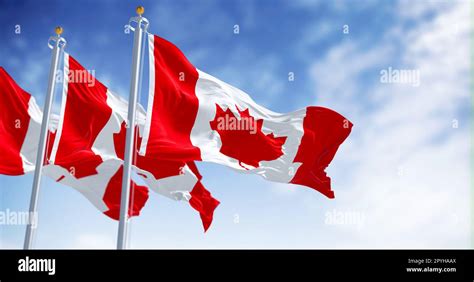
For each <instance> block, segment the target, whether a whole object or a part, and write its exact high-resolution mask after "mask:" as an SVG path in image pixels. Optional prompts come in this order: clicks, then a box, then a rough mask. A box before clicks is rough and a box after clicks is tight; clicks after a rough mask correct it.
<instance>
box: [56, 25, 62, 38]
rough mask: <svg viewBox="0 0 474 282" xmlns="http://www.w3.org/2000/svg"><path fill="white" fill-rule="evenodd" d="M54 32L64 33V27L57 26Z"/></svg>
mask: <svg viewBox="0 0 474 282" xmlns="http://www.w3.org/2000/svg"><path fill="white" fill-rule="evenodd" d="M54 32H55V33H56V34H57V35H58V36H60V35H61V34H62V33H63V28H62V27H60V26H57V27H56V28H55V29H54Z"/></svg>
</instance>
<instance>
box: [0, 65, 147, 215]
mask: <svg viewBox="0 0 474 282" xmlns="http://www.w3.org/2000/svg"><path fill="white" fill-rule="evenodd" d="M0 107H1V114H0V140H1V141H0V142H2V144H1V146H0V150H1V151H0V154H2V158H0V174H6V175H23V174H25V173H27V172H30V171H32V170H34V169H35V161H36V154H37V151H38V148H37V146H38V140H39V133H40V128H41V119H42V115H43V114H42V112H41V110H40V109H39V107H38V105H37V104H36V102H35V99H34V98H33V97H32V96H31V95H30V94H28V93H27V92H26V91H24V90H23V89H21V88H20V87H19V86H18V85H17V84H16V82H15V81H14V80H13V79H12V78H11V77H10V76H9V75H8V73H7V72H6V71H5V70H4V69H3V68H0ZM57 124H58V117H57V116H52V117H51V123H50V133H49V137H48V144H47V153H46V156H47V159H49V158H50V154H51V149H52V147H53V142H54V141H55V136H56V128H57ZM3 156H5V157H3ZM90 158H91V157H90V156H87V155H85V154H84V155H82V156H81V157H80V158H78V159H77V160H76V162H77V163H79V164H80V165H82V164H84V163H87V162H88V159H90ZM80 165H79V169H80V168H81V166H80ZM120 165H121V164H120V162H118V161H115V162H112V161H111V162H106V163H105V164H102V165H101V166H100V167H99V168H98V169H97V172H96V173H94V174H89V175H81V177H80V178H76V177H74V176H73V171H74V167H73V164H71V166H70V167H68V169H70V170H66V169H64V168H63V167H61V166H58V165H55V164H51V163H49V162H48V163H46V164H45V166H44V167H43V171H44V173H45V174H46V175H47V176H49V177H51V178H53V179H54V180H57V181H58V182H61V183H63V184H65V185H67V186H70V187H73V188H75V189H76V190H78V191H79V192H80V193H82V194H83V195H84V196H85V197H86V198H87V199H88V200H89V201H90V202H91V203H92V204H93V205H94V206H96V207H97V208H98V209H99V210H100V211H101V212H104V213H105V214H107V215H109V216H111V217H114V216H113V215H114V213H116V210H117V209H118V208H119V207H120V198H118V197H116V196H115V195H114V194H115V193H120V189H121V185H120V183H121V178H120V175H119V173H120V171H119V168H120ZM116 189H118V191H116ZM114 196H115V197H114ZM140 196H141V197H140ZM145 196H146V197H145ZM147 196H148V195H147V194H144V195H139V197H137V198H136V199H135V201H136V204H135V205H134V206H133V210H134V215H137V214H138V213H139V211H140V209H141V208H142V207H143V205H144V201H146V198H147ZM131 210H132V209H131Z"/></svg>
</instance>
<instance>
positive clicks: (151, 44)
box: [138, 34, 155, 156]
mask: <svg viewBox="0 0 474 282" xmlns="http://www.w3.org/2000/svg"><path fill="white" fill-rule="evenodd" d="M154 51H155V39H154V35H153V34H148V58H149V61H148V64H149V72H148V76H149V79H148V81H149V87H148V105H147V111H146V120H145V130H144V131H143V138H142V143H141V146H140V151H139V152H138V154H139V155H141V156H144V155H145V154H146V148H147V145H148V138H149V137H150V127H151V117H152V114H153V98H154V97H155V53H154Z"/></svg>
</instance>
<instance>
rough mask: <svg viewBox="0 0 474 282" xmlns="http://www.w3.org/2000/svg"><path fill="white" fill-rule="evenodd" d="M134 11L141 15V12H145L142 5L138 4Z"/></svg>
mask: <svg viewBox="0 0 474 282" xmlns="http://www.w3.org/2000/svg"><path fill="white" fill-rule="evenodd" d="M136 11H137V14H138V15H139V16H141V15H143V13H145V8H144V7H143V6H138V7H137V10H136Z"/></svg>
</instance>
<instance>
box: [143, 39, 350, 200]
mask: <svg viewBox="0 0 474 282" xmlns="http://www.w3.org/2000/svg"><path fill="white" fill-rule="evenodd" d="M148 40H149V59H150V62H149V66H150V93H149V99H148V101H149V103H148V109H147V117H146V123H145V131H144V134H143V135H144V136H143V140H142V142H141V147H140V154H141V155H142V156H144V157H146V158H153V159H158V160H159V159H167V160H186V161H193V160H198V161H208V162H215V163H219V164H223V165H226V166H229V167H231V168H234V169H237V170H240V171H244V172H249V173H255V174H259V175H261V176H262V177H264V178H265V179H268V180H271V181H276V182H284V183H294V184H300V185H304V186H308V187H310V188H313V189H315V190H317V191H319V192H321V193H322V194H324V195H325V196H327V197H329V198H334V192H333V191H332V190H331V182H330V178H329V177H328V176H327V175H326V173H325V169H326V167H327V166H328V165H329V163H330V162H331V160H332V159H333V158H334V155H335V153H336V151H337V149H338V147H339V146H340V145H341V144H342V142H343V141H344V140H345V139H346V137H347V136H348V135H349V133H350V132H351V128H352V123H351V122H350V121H348V120H347V119H346V118H344V117H343V116H341V115H340V114H338V113H336V112H334V111H332V110H330V109H327V108H323V107H307V108H305V109H301V110H298V111H295V112H292V113H287V114H280V113H275V112H272V111H270V110H268V109H266V108H264V107H262V106H260V105H258V104H257V103H255V102H254V101H253V100H252V99H251V98H250V96H249V95H247V94H246V93H244V92H243V91H241V90H239V89H237V88H235V87H233V86H231V85H229V84H227V83H225V82H223V81H221V80H219V79H217V78H215V77H213V76H211V75H209V74H207V73H204V72H203V71H200V70H198V69H197V68H195V67H194V66H193V65H192V64H191V63H190V62H189V61H188V60H187V59H186V57H185V56H184V54H183V53H182V52H181V51H180V50H179V49H178V48H177V47H176V46H174V45H173V44H172V43H170V42H168V41H166V40H165V39H163V38H160V37H158V36H156V35H149V37H148Z"/></svg>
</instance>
